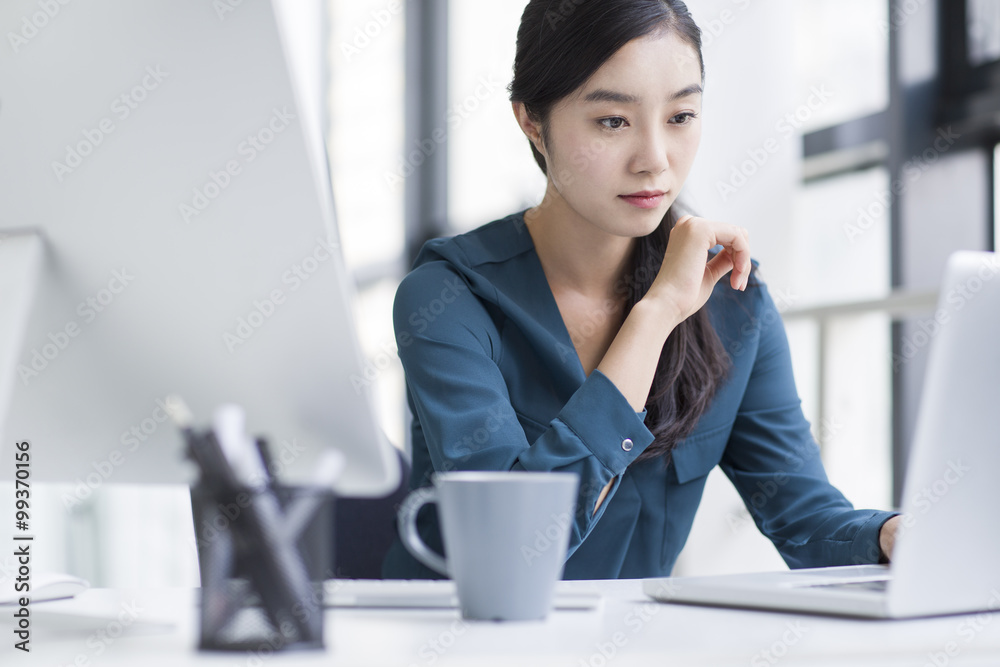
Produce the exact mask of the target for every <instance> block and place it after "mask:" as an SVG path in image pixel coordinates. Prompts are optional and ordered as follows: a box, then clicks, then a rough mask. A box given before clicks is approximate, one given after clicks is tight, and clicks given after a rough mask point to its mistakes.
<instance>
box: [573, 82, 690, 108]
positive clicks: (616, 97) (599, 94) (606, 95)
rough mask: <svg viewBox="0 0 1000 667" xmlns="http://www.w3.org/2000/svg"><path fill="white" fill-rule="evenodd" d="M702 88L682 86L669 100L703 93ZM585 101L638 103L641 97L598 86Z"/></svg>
mask: <svg viewBox="0 0 1000 667" xmlns="http://www.w3.org/2000/svg"><path fill="white" fill-rule="evenodd" d="M702 92H703V91H702V88H701V85H700V84H697V83H692V84H691V85H690V86H687V87H685V88H681V89H680V90H678V91H677V92H675V93H673V94H672V95H670V96H669V97H668V98H667V101H668V102H673V101H674V100H678V99H680V98H682V97H687V96H689V95H699V94H701V93H702ZM583 101H584V102H617V103H618V104H636V103H637V102H638V101H639V98H638V97H637V96H635V95H630V94H628V93H620V92H617V91H614V90H608V89H607V88H597V89H596V90H592V91H590V92H589V93H587V94H586V95H585V96H584V98H583Z"/></svg>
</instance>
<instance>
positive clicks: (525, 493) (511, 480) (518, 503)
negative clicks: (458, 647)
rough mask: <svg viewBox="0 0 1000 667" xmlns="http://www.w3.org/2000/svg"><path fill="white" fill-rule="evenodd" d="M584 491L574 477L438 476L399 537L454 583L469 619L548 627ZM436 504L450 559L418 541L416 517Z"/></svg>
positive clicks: (405, 508) (403, 520)
mask: <svg viewBox="0 0 1000 667" xmlns="http://www.w3.org/2000/svg"><path fill="white" fill-rule="evenodd" d="M578 486H579V477H578V476H577V475H576V474H575V473H564V472H562V473H560V472H497V471H461V472H445V473H437V474H435V475H434V485H433V486H430V487H423V488H420V489H416V490H415V491H413V492H411V493H410V495H408V496H407V497H406V499H405V500H404V501H403V504H402V505H401V506H400V509H399V533H400V537H401V538H402V541H403V545H404V546H405V547H406V548H407V550H408V551H409V552H410V553H411V554H413V556H414V558H416V559H417V560H419V561H420V562H422V563H424V564H425V565H426V566H427V567H429V568H431V569H433V570H435V571H437V572H440V573H441V574H444V575H447V576H449V577H451V578H452V579H454V580H455V587H456V589H457V591H458V600H459V604H460V606H461V609H462V616H463V617H464V618H467V619H482V620H507V621H513V620H537V619H543V618H545V617H546V616H547V615H548V612H549V609H551V607H552V596H553V592H554V590H555V585H556V582H557V581H558V580H559V579H560V578H561V577H562V570H563V565H564V564H565V560H566V549H567V547H568V545H569V528H570V526H571V525H572V524H573V513H574V511H575V508H576V494H577V487H578ZM430 502H437V504H438V517H439V518H440V525H441V534H442V538H443V540H444V549H445V553H446V555H447V559H445V558H442V557H441V556H439V555H438V554H436V553H434V552H433V551H432V550H431V549H430V548H429V547H428V546H427V545H426V544H424V542H423V540H421V539H420V535H419V534H418V533H417V512H418V511H419V510H420V508H421V507H423V506H424V505H425V504H427V503H430Z"/></svg>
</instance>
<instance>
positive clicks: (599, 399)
mask: <svg viewBox="0 0 1000 667" xmlns="http://www.w3.org/2000/svg"><path fill="white" fill-rule="evenodd" d="M487 307H488V306H487V304H486V303H485V302H484V301H482V300H480V298H479V297H477V296H476V295H475V294H473V293H472V291H471V290H470V289H469V286H468V284H467V283H465V282H464V281H463V278H462V277H461V276H460V275H459V274H458V273H456V272H455V270H454V269H453V268H452V267H451V266H450V265H449V264H447V263H445V262H433V263H429V264H424V265H422V266H420V267H419V268H417V269H416V270H415V271H413V272H411V273H410V274H409V275H407V277H406V278H405V279H404V280H403V282H402V283H401V285H400V287H399V289H398V291H397V293H396V300H395V303H394V306H393V323H394V327H395V331H396V341H397V346H398V349H399V358H400V360H401V361H402V363H403V370H404V371H405V374H406V387H407V392H408V397H409V400H410V403H411V406H412V408H413V411H414V419H415V420H416V421H417V422H418V423H419V426H418V428H419V431H420V432H421V433H422V437H423V439H424V440H425V442H426V445H427V450H428V453H429V456H430V459H431V463H432V465H433V468H434V470H435V471H446V470H529V471H567V472H574V473H576V474H577V475H579V477H580V486H579V493H578V497H577V510H576V513H575V519H574V521H573V523H572V526H571V530H570V545H569V551H568V553H567V557H568V556H569V555H571V554H572V553H573V552H574V551H575V550H576V548H577V547H578V546H579V545H580V543H581V542H582V541H583V540H584V539H585V538H586V536H587V535H588V533H589V532H590V530H591V529H592V528H593V526H594V525H595V524H596V523H597V521H598V520H599V519H600V517H601V515H602V514H603V510H604V508H606V507H607V506H608V503H609V501H610V500H611V497H612V496H613V494H614V493H615V492H616V490H617V486H618V480H620V478H621V475H622V473H624V472H625V469H626V468H627V467H628V465H629V464H630V463H631V462H632V461H634V460H635V459H636V458H637V457H638V456H639V454H641V453H642V451H643V450H644V449H645V448H646V447H647V446H648V445H649V444H650V443H651V442H652V441H653V435H652V433H650V431H649V429H647V428H646V426H645V425H644V424H643V418H644V413H636V412H635V411H634V410H633V409H632V407H631V405H629V403H628V401H627V400H626V399H625V397H624V396H623V395H622V394H621V392H620V391H619V390H618V388H617V387H616V386H615V385H614V384H613V383H612V382H611V381H610V380H609V379H608V378H607V377H606V376H605V375H603V374H602V373H601V372H600V371H596V370H595V371H594V372H593V373H591V374H590V376H589V377H588V378H587V379H586V381H585V382H584V383H583V384H582V385H581V386H580V388H579V389H578V390H577V391H576V393H574V394H573V395H572V397H571V398H570V399H569V401H568V402H567V403H566V404H565V405H564V407H563V408H562V410H561V411H560V412H559V413H558V415H556V417H555V418H554V419H552V421H551V422H550V423H549V424H548V428H547V429H546V430H545V431H544V432H543V433H542V434H541V435H540V436H539V437H538V438H537V439H535V440H534V441H533V442H528V440H527V437H526V435H525V432H524V429H523V428H522V427H521V425H520V423H519V421H518V418H517V415H516V413H515V411H514V408H513V406H512V405H511V400H510V396H509V394H508V390H507V383H506V382H505V379H504V377H503V375H502V374H501V372H500V367H499V366H498V361H499V360H500V358H501V355H502V354H503V349H502V347H501V345H500V335H499V331H498V330H497V328H496V325H495V324H494V322H493V320H492V318H491V317H490V315H489V312H488V310H487ZM532 370H533V372H536V373H544V369H524V372H525V373H528V372H530V371H532ZM613 479H614V480H615V483H614V485H613V486H612V488H611V490H610V492H609V495H608V497H607V498H605V500H604V502H603V503H602V504H601V508H600V509H599V510H598V511H597V513H596V514H595V513H594V506H595V505H596V503H597V499H598V497H599V495H600V493H601V490H602V489H603V488H604V487H605V486H606V485H607V484H608V482H610V481H612V480H613ZM427 481H428V482H429V480H427Z"/></svg>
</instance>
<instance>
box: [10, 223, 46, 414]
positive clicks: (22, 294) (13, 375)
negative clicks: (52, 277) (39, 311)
mask: <svg viewBox="0 0 1000 667" xmlns="http://www.w3.org/2000/svg"><path fill="white" fill-rule="evenodd" d="M43 251H44V242H43V240H42V237H41V236H40V235H39V234H37V233H35V232H30V231H25V232H19V233H3V232H0V431H2V430H3V424H4V421H5V419H6V417H7V410H8V409H9V408H10V399H11V395H12V391H13V389H14V383H15V382H16V381H17V364H18V358H19V357H20V354H21V348H22V343H23V342H24V335H25V332H26V331H27V328H28V318H29V317H30V316H31V306H32V303H33V302H34V298H35V287H36V286H37V284H38V277H39V273H40V270H41V266H42V258H43Z"/></svg>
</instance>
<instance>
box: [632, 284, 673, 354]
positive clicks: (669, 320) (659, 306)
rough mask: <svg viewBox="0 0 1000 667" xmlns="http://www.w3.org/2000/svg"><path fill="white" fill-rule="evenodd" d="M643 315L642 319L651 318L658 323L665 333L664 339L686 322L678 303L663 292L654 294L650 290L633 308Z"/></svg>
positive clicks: (659, 291) (658, 326)
mask: <svg viewBox="0 0 1000 667" xmlns="http://www.w3.org/2000/svg"><path fill="white" fill-rule="evenodd" d="M636 309H639V311H640V312H641V313H642V317H646V318H650V319H652V320H653V321H655V322H656V325H657V329H658V330H660V331H664V332H665V333H664V335H663V339H664V341H665V340H666V338H667V336H668V335H669V334H670V332H671V331H673V330H674V329H675V328H676V327H677V325H678V324H680V323H681V322H683V321H684V315H683V313H681V311H680V307H679V306H678V305H677V302H676V301H675V300H674V299H672V298H670V296H669V294H667V293H665V292H664V291H663V290H658V291H656V292H653V291H652V290H650V291H649V292H647V294H646V296H644V297H642V299H640V300H639V301H638V302H637V303H636V304H635V305H634V306H633V307H632V312H635V311H636Z"/></svg>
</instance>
